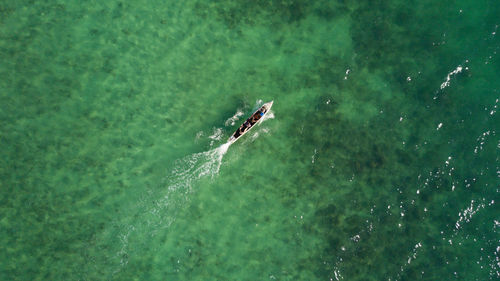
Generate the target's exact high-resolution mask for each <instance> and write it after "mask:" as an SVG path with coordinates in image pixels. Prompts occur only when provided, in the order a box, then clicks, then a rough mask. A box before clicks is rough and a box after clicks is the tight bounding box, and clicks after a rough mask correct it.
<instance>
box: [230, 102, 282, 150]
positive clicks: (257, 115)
mask: <svg viewBox="0 0 500 281" xmlns="http://www.w3.org/2000/svg"><path fill="white" fill-rule="evenodd" d="M273 102H274V101H270V102H268V103H265V104H263V105H262V106H261V107H260V108H259V109H257V111H255V112H254V113H253V114H252V116H250V118H248V119H247V120H246V121H245V122H244V123H243V124H242V125H241V126H240V127H239V128H238V129H237V130H236V132H234V134H233V135H232V136H230V137H229V139H228V140H227V141H228V142H230V143H234V142H235V141H237V140H238V139H239V138H241V136H243V135H244V134H246V133H247V132H248V131H250V129H252V128H253V127H254V126H255V125H257V123H259V122H260V121H262V119H264V116H265V115H266V114H267V113H268V112H269V110H271V106H273Z"/></svg>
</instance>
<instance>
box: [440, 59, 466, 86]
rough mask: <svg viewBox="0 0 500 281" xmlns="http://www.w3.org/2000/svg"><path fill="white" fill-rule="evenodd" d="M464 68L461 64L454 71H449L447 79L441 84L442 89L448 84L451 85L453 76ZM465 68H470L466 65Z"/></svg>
mask: <svg viewBox="0 0 500 281" xmlns="http://www.w3.org/2000/svg"><path fill="white" fill-rule="evenodd" d="M462 69H463V67H462V66H461V65H459V66H457V68H455V70H453V71H452V72H450V73H448V75H447V76H446V81H444V82H443V83H442V84H441V90H442V89H444V88H446V87H448V86H450V81H451V78H452V77H453V76H454V75H456V74H458V73H460V72H462ZM465 69H468V68H467V67H466V68H465Z"/></svg>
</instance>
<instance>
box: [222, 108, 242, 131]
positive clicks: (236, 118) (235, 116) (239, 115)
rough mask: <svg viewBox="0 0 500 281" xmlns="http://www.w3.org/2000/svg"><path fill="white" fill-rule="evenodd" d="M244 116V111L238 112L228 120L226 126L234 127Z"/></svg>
mask: <svg viewBox="0 0 500 281" xmlns="http://www.w3.org/2000/svg"><path fill="white" fill-rule="evenodd" d="M242 115H243V111H241V110H237V111H236V113H235V114H234V115H233V116H231V117H230V118H229V119H227V120H226V122H224V125H225V126H226V127H227V126H234V124H236V121H238V120H239V119H240V117H241V116H242Z"/></svg>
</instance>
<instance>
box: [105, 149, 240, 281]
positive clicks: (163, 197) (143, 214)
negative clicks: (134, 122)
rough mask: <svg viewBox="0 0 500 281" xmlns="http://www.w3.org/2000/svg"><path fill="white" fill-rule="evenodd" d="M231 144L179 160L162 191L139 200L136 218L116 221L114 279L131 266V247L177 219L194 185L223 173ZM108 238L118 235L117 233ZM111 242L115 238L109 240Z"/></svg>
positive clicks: (151, 193)
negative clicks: (129, 258) (129, 262)
mask: <svg viewBox="0 0 500 281" xmlns="http://www.w3.org/2000/svg"><path fill="white" fill-rule="evenodd" d="M229 146H231V143H229V142H228V143H225V144H223V145H220V146H219V147H217V148H214V149H211V150H208V151H204V152H199V153H194V154H191V155H188V156H186V157H184V158H181V159H178V160H176V161H175V168H174V169H173V170H172V171H171V172H170V173H169V175H167V177H166V178H165V180H164V181H163V183H162V184H161V186H160V188H159V189H156V190H150V191H149V192H148V193H146V194H144V195H143V196H142V198H141V199H140V200H139V204H138V205H136V207H135V208H134V209H137V210H139V213H138V214H137V215H136V217H137V218H136V219H134V220H133V221H129V222H116V224H115V226H116V227H118V228H119V229H120V231H119V232H120V234H119V235H118V237H117V238H119V239H117V241H118V244H119V245H117V248H116V252H115V254H114V255H113V256H112V257H109V262H111V263H113V264H115V266H114V267H113V271H112V273H111V276H110V277H112V276H114V275H115V274H117V273H118V272H120V271H121V270H122V269H123V268H124V267H126V266H127V264H128V257H129V255H130V253H129V252H130V251H129V250H130V249H129V242H130V241H132V242H130V244H138V243H141V242H140V241H141V240H142V239H144V237H149V239H152V238H153V237H155V236H156V235H157V234H158V233H161V232H162V231H163V230H164V229H165V228H168V227H169V226H170V225H171V224H172V223H173V222H174V221H175V219H176V217H177V213H178V211H179V210H181V209H182V207H183V206H184V205H186V204H187V203H188V202H189V200H190V194H191V193H192V192H193V186H194V185H195V184H196V182H198V181H199V180H200V179H202V178H205V177H212V178H213V177H214V176H216V175H217V174H218V173H219V170H220V167H221V164H222V158H223V157H224V154H226V152H227V150H228V148H229ZM108 235H111V236H114V235H116V234H114V233H113V232H111V231H110V232H109V233H108ZM108 239H111V238H108Z"/></svg>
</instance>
